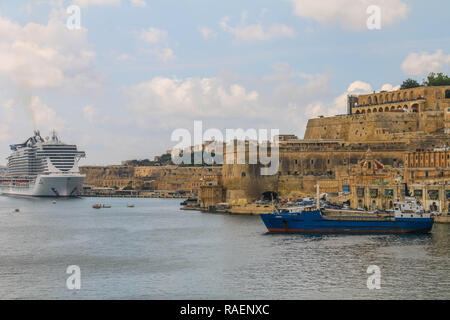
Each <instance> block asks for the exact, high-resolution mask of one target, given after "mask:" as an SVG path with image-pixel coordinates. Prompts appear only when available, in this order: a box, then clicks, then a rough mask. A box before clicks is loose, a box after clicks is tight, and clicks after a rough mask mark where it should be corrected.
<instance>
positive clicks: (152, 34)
mask: <svg viewBox="0 0 450 320" xmlns="http://www.w3.org/2000/svg"><path fill="white" fill-rule="evenodd" d="M138 37H139V39H141V40H143V41H145V42H147V43H149V44H150V46H151V48H150V49H144V50H143V51H144V52H147V53H149V54H150V55H152V56H154V57H155V58H156V59H157V60H158V61H161V62H169V61H171V60H174V59H175V53H174V52H173V50H172V49H170V48H169V47H168V45H167V38H168V33H167V31H166V30H162V29H158V28H154V27H151V28H149V29H148V30H142V31H141V33H140V34H139V36H138ZM160 43H162V46H158V44H160Z"/></svg>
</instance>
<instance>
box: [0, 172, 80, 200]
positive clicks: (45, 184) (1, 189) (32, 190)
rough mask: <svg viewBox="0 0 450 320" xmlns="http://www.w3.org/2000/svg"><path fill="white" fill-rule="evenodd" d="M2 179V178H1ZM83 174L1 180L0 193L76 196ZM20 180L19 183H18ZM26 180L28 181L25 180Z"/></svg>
mask: <svg viewBox="0 0 450 320" xmlns="http://www.w3.org/2000/svg"><path fill="white" fill-rule="evenodd" d="M2 179H4V178H2ZM84 179H85V175H70V176H68V175H64V174H49V175H39V176H37V178H36V179H35V180H26V179H22V180H18V179H16V181H14V183H13V182H12V179H11V180H10V181H9V182H6V180H3V182H2V184H1V185H0V193H3V194H5V195H15V196H31V197H76V196H78V194H79V192H80V191H81V190H82V188H83V184H84ZM19 181H20V183H19ZM26 181H28V182H26Z"/></svg>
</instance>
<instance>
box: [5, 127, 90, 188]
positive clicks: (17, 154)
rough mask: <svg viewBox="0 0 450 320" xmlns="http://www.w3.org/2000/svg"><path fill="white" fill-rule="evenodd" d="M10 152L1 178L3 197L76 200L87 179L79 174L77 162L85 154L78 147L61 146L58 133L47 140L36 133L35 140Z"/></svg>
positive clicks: (29, 140) (22, 144)
mask: <svg viewBox="0 0 450 320" xmlns="http://www.w3.org/2000/svg"><path fill="white" fill-rule="evenodd" d="M10 148H11V151H12V153H11V155H10V156H9V157H8V158H7V160H8V169H7V172H6V174H5V175H2V176H1V177H0V193H3V194H8V195H21V196H41V197H75V196H77V195H78V193H79V192H80V191H81V190H82V187H83V183H84V179H85V175H82V174H80V172H79V169H78V161H79V160H80V158H83V157H85V153H84V152H83V151H78V150H77V146H76V145H70V144H65V143H63V142H61V141H60V140H59V138H58V136H57V135H56V132H53V133H52V137H51V138H46V139H45V140H44V139H43V138H42V137H41V135H40V133H39V131H35V132H34V136H33V137H31V138H29V139H28V140H27V141H25V142H24V143H20V144H14V145H11V146H10Z"/></svg>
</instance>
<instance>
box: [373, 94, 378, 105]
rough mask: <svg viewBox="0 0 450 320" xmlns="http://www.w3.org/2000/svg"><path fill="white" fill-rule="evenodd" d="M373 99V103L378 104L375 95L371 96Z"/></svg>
mask: <svg viewBox="0 0 450 320" xmlns="http://www.w3.org/2000/svg"><path fill="white" fill-rule="evenodd" d="M373 100H374V103H375V104H378V98H377V96H375V97H373Z"/></svg>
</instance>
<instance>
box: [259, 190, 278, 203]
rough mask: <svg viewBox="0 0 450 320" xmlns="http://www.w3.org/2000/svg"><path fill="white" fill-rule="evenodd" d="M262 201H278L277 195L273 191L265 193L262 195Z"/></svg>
mask: <svg viewBox="0 0 450 320" xmlns="http://www.w3.org/2000/svg"><path fill="white" fill-rule="evenodd" d="M262 196H263V200H264V201H272V200H273V201H277V200H278V193H276V192H275V191H266V192H263V194H262Z"/></svg>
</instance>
